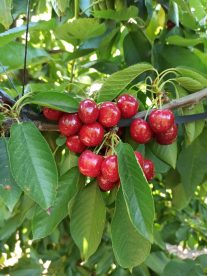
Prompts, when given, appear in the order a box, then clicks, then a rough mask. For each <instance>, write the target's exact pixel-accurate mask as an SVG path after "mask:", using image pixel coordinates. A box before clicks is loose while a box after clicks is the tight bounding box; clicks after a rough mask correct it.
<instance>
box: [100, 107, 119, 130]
mask: <svg viewBox="0 0 207 276" xmlns="http://www.w3.org/2000/svg"><path fill="white" fill-rule="evenodd" d="M120 118H121V112H120V110H119V108H118V106H117V105H116V104H115V103H112V102H105V103H103V104H101V106H100V111H99V117H98V120H99V122H100V123H101V124H102V125H103V126H104V127H113V126H116V125H117V124H118V122H119V120H120Z"/></svg>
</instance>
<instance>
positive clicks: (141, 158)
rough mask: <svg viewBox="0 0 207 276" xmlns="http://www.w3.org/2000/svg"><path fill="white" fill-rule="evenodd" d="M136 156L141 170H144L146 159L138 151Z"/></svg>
mask: <svg viewBox="0 0 207 276" xmlns="http://www.w3.org/2000/svg"><path fill="white" fill-rule="evenodd" d="M134 154H135V156H136V159H137V161H138V163H139V165H140V167H141V168H143V165H144V157H143V156H142V154H141V153H140V152H138V151H135V152H134Z"/></svg>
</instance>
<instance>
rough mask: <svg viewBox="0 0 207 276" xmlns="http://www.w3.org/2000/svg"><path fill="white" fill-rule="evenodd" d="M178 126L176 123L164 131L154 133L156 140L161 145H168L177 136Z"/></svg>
mask: <svg viewBox="0 0 207 276" xmlns="http://www.w3.org/2000/svg"><path fill="white" fill-rule="evenodd" d="M177 134H178V127H177V125H176V124H174V125H172V126H171V128H169V129H168V130H167V131H166V132H161V133H157V134H156V141H157V143H159V144H161V145H170V144H172V143H173V142H174V141H175V139H176V138H177Z"/></svg>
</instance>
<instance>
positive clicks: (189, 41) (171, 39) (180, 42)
mask: <svg viewBox="0 0 207 276" xmlns="http://www.w3.org/2000/svg"><path fill="white" fill-rule="evenodd" d="M166 41H167V42H168V43H169V44H172V45H177V46H186V47H187V46H195V45H197V44H200V43H204V41H205V38H204V37H198V38H184V37H182V36H178V35H172V36H168V37H167V39H166Z"/></svg>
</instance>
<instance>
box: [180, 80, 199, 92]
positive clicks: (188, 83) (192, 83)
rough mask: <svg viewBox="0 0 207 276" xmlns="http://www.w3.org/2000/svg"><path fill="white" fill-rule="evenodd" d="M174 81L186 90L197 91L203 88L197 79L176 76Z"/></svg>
mask: <svg viewBox="0 0 207 276" xmlns="http://www.w3.org/2000/svg"><path fill="white" fill-rule="evenodd" d="M176 81H177V82H178V84H179V85H180V86H182V87H184V88H185V89H186V90H188V91H194V92H195V91H198V90H200V89H202V88H204V86H203V84H202V83H200V82H199V81H197V80H195V79H192V78H189V77H177V78H176Z"/></svg>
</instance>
